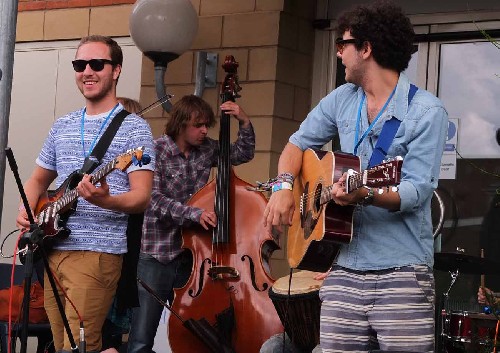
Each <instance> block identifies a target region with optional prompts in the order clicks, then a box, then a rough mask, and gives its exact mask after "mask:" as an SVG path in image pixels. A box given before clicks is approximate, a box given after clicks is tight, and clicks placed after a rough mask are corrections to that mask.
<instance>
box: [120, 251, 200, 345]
mask: <svg viewBox="0 0 500 353" xmlns="http://www.w3.org/2000/svg"><path fill="white" fill-rule="evenodd" d="M192 263H193V259H192V255H191V253H190V252H189V251H185V252H184V253H182V254H180V255H179V256H177V257H176V258H175V259H173V260H172V261H170V262H169V263H168V264H166V265H165V264H163V263H161V262H159V261H158V260H156V259H155V258H154V257H152V256H150V255H147V254H143V253H141V254H140V255H139V263H138V266H137V276H138V277H139V278H140V279H141V280H142V281H143V282H145V283H146V284H147V285H148V286H149V287H151V288H152V289H153V290H154V291H155V292H156V293H157V294H158V296H159V297H160V298H161V299H162V300H163V301H165V302H166V301H167V300H168V301H169V302H170V303H172V299H173V295H174V291H173V289H174V288H179V287H182V286H183V285H184V284H185V283H186V282H187V280H188V279H189V275H190V274H191V269H192ZM138 287H139V304H140V307H138V308H134V310H133V314H132V324H131V327H130V335H129V339H128V350H127V352H128V353H151V352H152V349H153V344H154V339H155V335H156V330H157V329H158V324H159V323H160V318H161V314H162V312H163V306H162V305H161V304H160V303H158V302H157V301H156V300H155V298H153V296H152V295H151V294H149V292H147V291H146V290H145V289H144V288H143V287H142V286H141V285H139V286H138Z"/></svg>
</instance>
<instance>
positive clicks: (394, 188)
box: [391, 186, 399, 192]
mask: <svg viewBox="0 0 500 353" xmlns="http://www.w3.org/2000/svg"><path fill="white" fill-rule="evenodd" d="M398 190H399V189H398V187H397V186H392V187H391V191H392V192H398Z"/></svg>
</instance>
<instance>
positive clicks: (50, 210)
mask: <svg viewBox="0 0 500 353" xmlns="http://www.w3.org/2000/svg"><path fill="white" fill-rule="evenodd" d="M143 152H144V147H138V148H135V149H131V150H128V151H126V152H125V153H123V154H120V155H119V156H117V157H115V158H113V159H112V160H111V161H109V162H108V163H106V164H105V165H104V166H102V167H101V168H100V169H99V170H97V171H96V172H94V173H93V174H91V178H90V180H91V182H92V184H94V185H95V184H97V183H98V182H99V181H100V180H101V179H102V178H104V177H105V176H106V175H108V174H109V173H111V172H112V171H113V170H117V169H118V170H121V171H125V170H126V169H127V168H128V167H129V166H130V165H131V164H132V163H134V164H138V165H141V166H142V165H144V164H148V163H149V162H150V160H151V158H150V157H149V155H147V154H145V153H143ZM82 178H83V175H82V174H81V173H80V171H79V170H76V171H74V172H73V173H71V174H70V175H69V176H68V177H67V178H66V180H65V181H64V182H63V183H62V184H61V186H59V187H58V188H57V189H56V190H48V191H47V193H46V195H45V196H42V197H41V198H40V200H39V201H38V204H37V205H36V207H35V222H37V224H38V226H39V227H40V229H41V230H42V231H43V235H42V239H41V244H35V246H34V249H33V250H34V253H33V254H34V259H35V260H36V259H38V258H39V257H40V256H39V255H37V254H38V252H35V250H36V249H37V248H38V246H40V245H41V246H43V247H44V250H45V251H46V252H49V251H50V250H51V249H52V247H53V245H54V242H56V241H58V240H62V239H66V238H67V237H68V236H69V234H70V233H71V230H70V229H68V228H66V223H67V221H68V219H69V217H70V216H71V214H73V212H74V211H75V210H76V202H75V201H76V200H77V198H78V193H77V191H76V186H77V185H78V183H79V182H80V181H81V180H82ZM24 246H25V244H23V243H21V242H20V243H19V249H21V251H20V253H19V258H20V260H21V262H22V263H24V260H25V254H24V253H23V251H22V249H23V248H24Z"/></svg>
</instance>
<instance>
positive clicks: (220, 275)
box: [208, 266, 240, 280]
mask: <svg viewBox="0 0 500 353" xmlns="http://www.w3.org/2000/svg"><path fill="white" fill-rule="evenodd" d="M208 275H209V276H210V278H211V279H213V280H222V279H239V278H240V273H239V272H238V270H237V269H235V268H234V267H231V266H212V267H210V268H209V269H208Z"/></svg>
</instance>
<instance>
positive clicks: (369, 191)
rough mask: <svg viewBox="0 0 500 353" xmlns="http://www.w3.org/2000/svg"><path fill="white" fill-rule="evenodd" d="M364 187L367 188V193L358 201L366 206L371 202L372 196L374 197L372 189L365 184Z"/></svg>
mask: <svg viewBox="0 0 500 353" xmlns="http://www.w3.org/2000/svg"><path fill="white" fill-rule="evenodd" d="M365 189H366V190H368V194H367V195H366V196H365V197H364V199H363V200H362V201H361V202H360V204H361V205H363V206H368V205H371V204H372V203H373V198H374V197H375V193H374V192H373V189H372V188H370V187H368V186H365Z"/></svg>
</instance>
